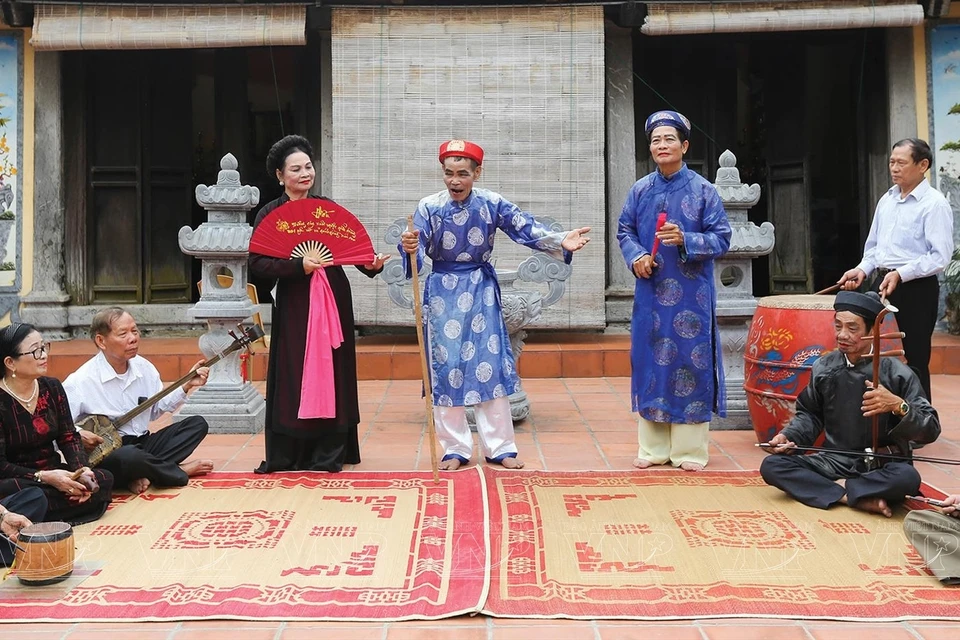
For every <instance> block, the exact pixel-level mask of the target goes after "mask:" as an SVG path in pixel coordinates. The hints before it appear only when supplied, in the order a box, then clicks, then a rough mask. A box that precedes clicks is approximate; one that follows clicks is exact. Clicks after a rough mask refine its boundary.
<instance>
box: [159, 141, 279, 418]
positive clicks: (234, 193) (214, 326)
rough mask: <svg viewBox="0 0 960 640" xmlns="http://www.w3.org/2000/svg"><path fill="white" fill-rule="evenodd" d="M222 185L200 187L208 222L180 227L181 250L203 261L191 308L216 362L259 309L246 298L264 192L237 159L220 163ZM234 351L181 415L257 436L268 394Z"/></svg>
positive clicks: (207, 352) (202, 347)
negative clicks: (248, 377) (248, 180)
mask: <svg viewBox="0 0 960 640" xmlns="http://www.w3.org/2000/svg"><path fill="white" fill-rule="evenodd" d="M220 169H221V171H220V174H219V176H218V179H217V184H215V185H212V186H206V185H202V184H201V185H197V189H196V197H197V203H198V204H200V206H202V207H203V208H204V209H206V210H207V222H204V223H203V224H201V225H200V226H199V227H197V229H195V230H194V229H191V228H190V227H183V228H181V229H180V234H179V239H180V250H181V251H183V252H184V253H186V254H187V255H191V256H196V257H198V258H200V259H201V261H202V263H203V267H202V272H201V273H202V275H201V279H200V287H201V295H200V302H198V303H197V304H196V305H194V306H193V308H192V309H190V312H191V313H192V314H193V315H194V317H195V318H197V319H198V320H206V321H207V327H208V328H207V333H205V334H204V335H202V336H201V337H200V350H201V351H202V352H203V355H204V356H206V358H211V357H213V356H214V355H215V354H217V353H221V352H222V351H223V350H224V349H226V348H227V347H229V346H230V345H231V344H232V343H233V338H232V337H230V335H229V332H230V331H233V332H235V333H236V332H237V324H239V323H241V322H244V321H248V320H249V319H250V317H251V316H252V315H253V314H254V313H256V312H257V311H258V309H257V307H256V305H254V304H253V302H252V301H251V299H250V297H249V296H248V295H247V256H248V249H249V246H250V235H251V234H252V232H253V229H252V228H251V227H250V225H249V224H247V212H248V211H250V210H251V209H253V208H254V207H255V206H257V204H258V203H259V202H260V190H259V189H257V188H256V187H251V186H249V185H241V184H240V172H238V171H237V159H236V158H235V157H233V155H232V154H229V153H228V154H227V155H225V156H223V158H222V159H221V160H220ZM240 353H242V351H235V352H233V353H232V354H230V355H229V356H227V357H226V358H224V359H223V360H221V361H220V362H218V363H217V364H215V365H214V366H213V367H212V369H211V370H210V377H209V378H208V379H207V384H206V385H204V386H203V387H201V388H199V389H197V390H196V391H194V392H193V393H192V394H190V397H189V399H188V400H187V403H186V404H185V405H184V406H183V408H182V409H181V410H180V411H179V414H178V415H180V416H188V415H201V416H203V417H204V418H206V419H207V422H208V423H209V424H210V432H211V433H256V432H258V431H260V430H261V429H263V423H264V413H265V409H266V404H265V402H264V399H263V396H262V395H260V393H259V392H258V391H257V390H256V389H254V388H253V386H252V385H251V384H250V383H249V382H245V381H244V380H243V377H242V376H241V372H240Z"/></svg>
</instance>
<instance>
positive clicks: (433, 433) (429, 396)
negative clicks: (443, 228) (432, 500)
mask: <svg viewBox="0 0 960 640" xmlns="http://www.w3.org/2000/svg"><path fill="white" fill-rule="evenodd" d="M407 231H409V232H410V233H413V231H414V229H413V216H407ZM407 255H409V257H410V271H411V272H412V273H413V315H414V318H415V319H416V320H415V321H416V323H417V344H419V345H420V370H421V373H422V374H423V400H424V404H425V405H426V410H427V438H428V439H429V440H430V443H429V447H430V467H431V468H432V469H433V482H434V484H439V483H440V468H439V466H438V463H437V427H436V425H435V424H434V422H433V387H432V386H431V385H430V373H429V368H428V366H427V350H426V347H425V346H424V344H423V342H424V340H423V309H422V306H421V302H420V274H418V273H417V256H415V255H410V254H407Z"/></svg>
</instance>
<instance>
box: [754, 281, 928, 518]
mask: <svg viewBox="0 0 960 640" xmlns="http://www.w3.org/2000/svg"><path fill="white" fill-rule="evenodd" d="M833 308H834V310H835V311H836V314H835V315H834V327H835V329H836V335H837V350H836V351H831V352H829V353H827V354H825V355H823V356H822V357H821V358H820V359H819V360H818V361H817V362H816V364H814V366H813V372H812V374H811V377H810V384H809V385H807V388H806V389H804V390H803V392H802V393H801V394H800V397H798V398H797V413H796V415H795V416H794V418H793V419H792V420H791V421H790V424H789V425H787V427H786V428H785V429H784V430H783V431H781V432H780V433H778V434H777V435H776V436H774V437H773V438H772V439H771V440H770V442H769V443H768V444H769V446H772V447H773V451H774V454H775V455H771V456H768V457H767V458H765V459H764V461H763V463H762V464H761V465H760V474H761V475H762V476H763V479H764V481H766V483H767V484H770V485H773V486H775V487H777V488H779V489H782V490H783V491H785V492H786V493H788V494H790V495H791V496H792V497H793V498H795V499H796V500H799V501H800V502H802V503H804V504H806V505H809V506H811V507H817V508H819V509H827V508H829V507H831V506H832V505H834V504H837V503H840V504H846V505H849V506H851V507H853V508H855V509H861V510H863V511H869V512H872V513H880V514H883V515H884V516H886V517H888V518H889V517H890V516H891V515H892V512H891V510H890V505H891V504H893V503H895V502H902V501H903V499H904V496H905V495H915V494H916V492H917V491H918V490H919V488H920V474H919V473H917V470H916V469H914V467H913V464H912V461H911V455H910V443H911V442H915V443H918V444H927V443H930V442H933V441H934V440H936V439H937V436H939V435H940V418H939V416H938V415H937V412H936V410H935V409H934V408H933V407H932V406H930V403H929V402H928V401H927V399H926V396H925V395H924V392H923V388H922V387H921V386H920V380H919V379H918V378H917V375H916V374H915V373H914V372H913V370H911V369H910V368H909V367H908V366H907V365H905V364H903V363H902V362H900V361H899V360H897V359H896V358H881V361H880V368H879V384H877V385H876V386H875V385H874V382H873V379H872V377H873V376H872V369H873V367H872V364H873V355H874V354H873V352H872V349H873V343H872V342H871V341H870V339H869V337H870V336H869V333H870V332H871V330H872V329H873V327H874V323H875V322H876V321H877V318H878V316H879V315H880V313H881V312H882V311H884V308H885V307H884V304H883V303H882V302H881V300H880V297H879V296H878V295H877V294H876V293H870V294H862V293H856V292H853V291H842V292H840V293H838V294H837V298H836V302H835V303H834V307H833ZM877 355H879V354H877ZM821 433H823V434H824V435H825V436H826V444H825V448H829V449H832V450H833V451H832V452H820V453H815V454H813V455H784V454H789V453H797V452H796V451H791V449H795V448H796V447H797V446H801V447H808V446H811V445H813V444H814V442H815V441H816V439H817V437H819V436H820V434H821ZM867 448H871V449H873V451H874V452H878V451H881V450H882V451H884V452H887V453H896V454H899V455H897V456H895V457H897V458H899V459H895V460H890V459H883V458H879V457H871V456H869V455H868V454H867Z"/></svg>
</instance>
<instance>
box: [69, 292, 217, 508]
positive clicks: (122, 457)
mask: <svg viewBox="0 0 960 640" xmlns="http://www.w3.org/2000/svg"><path fill="white" fill-rule="evenodd" d="M90 337H91V339H92V340H93V342H94V344H96V345H97V348H98V349H99V350H100V352H99V353H98V354H97V355H96V356H94V357H93V358H91V359H90V360H88V361H87V362H85V363H84V364H83V365H81V366H80V368H79V369H77V370H76V371H75V372H74V373H72V374H70V375H69V376H68V377H67V379H66V380H64V382H63V388H64V390H66V392H67V398H68V399H69V401H70V411H71V413H72V414H73V419H74V422H77V421H79V420H81V419H83V418H84V417H86V416H89V415H104V416H107V417H108V418H110V419H111V420H113V419H115V418H118V417H119V416H121V415H123V414H125V413H127V412H128V411H130V410H131V409H133V408H134V407H136V406H137V405H139V404H141V403H142V402H143V401H144V400H146V399H147V398H149V397H151V396H153V395H156V394H157V393H158V392H160V391H161V390H162V388H163V384H162V382H161V381H160V373H159V372H158V371H157V368H156V367H155V366H153V364H151V363H150V362H149V361H148V360H146V359H145V358H143V357H141V356H139V355H137V351H138V349H139V345H140V331H139V329H138V328H137V323H136V321H135V320H134V319H133V316H131V315H130V314H129V313H127V312H126V311H124V310H123V309H122V308H120V307H110V308H107V309H103V310H101V311H99V312H98V313H97V314H96V315H95V316H94V318H93V321H92V322H91V324H90ZM199 364H200V363H198V365H197V366H199ZM208 374H209V369H207V368H206V367H201V368H197V375H196V376H195V377H194V378H192V379H191V380H190V381H189V382H187V383H185V384H184V385H183V387H182V388H180V389H176V390H174V391H172V392H170V394H169V395H167V396H166V397H164V398H163V399H161V400H160V401H159V402H157V404H155V405H154V406H153V407H152V408H151V410H150V411H149V412H147V411H144V412H143V413H141V414H140V415H138V416H136V417H135V418H133V419H132V420H130V421H129V422H127V423H126V424H124V425H121V426H120V427H119V429H118V431H119V432H120V435H121V436H122V437H123V446H122V447H120V448H119V449H117V450H116V451H113V452H112V453H110V454H109V455H107V456H106V457H105V458H104V459H103V461H102V462H101V463H100V466H101V467H103V468H104V469H107V470H108V471H110V472H111V473H113V475H114V477H115V479H116V486H118V487H120V486H124V485H126V486H127V487H128V488H129V489H130V491H131V492H132V493H143V492H144V491H146V490H147V488H148V487H150V486H151V485H154V486H158V487H174V486H183V485H185V484H187V481H188V479H189V478H190V477H191V476H196V475H201V474H204V473H208V472H209V471H211V470H213V462H212V461H211V460H194V461H192V462H187V463H185V464H181V463H183V461H184V460H186V459H187V457H189V456H190V454H192V453H193V452H194V450H195V449H196V448H197V446H198V445H199V444H200V442H201V441H202V440H203V439H204V437H206V435H207V421H206V420H204V419H203V418H202V417H200V416H190V417H187V418H185V419H183V420H181V421H179V422H175V423H173V424H171V425H170V426H167V427H164V428H163V429H160V430H159V431H156V432H154V433H151V432H150V422H151V421H152V420H156V419H157V418H159V417H160V416H162V415H163V414H164V413H166V412H168V411H170V412H173V411H176V410H177V409H178V408H179V407H180V406H181V405H182V404H183V403H184V401H186V399H187V393H188V392H189V391H190V390H191V389H194V388H196V387H200V386H202V385H204V384H206V381H207V376H208ZM79 431H80V436H81V438H82V439H83V442H84V445H85V446H86V447H87V449H88V450H89V449H92V448H93V447H95V446H96V445H97V444H99V442H102V439H101V438H100V437H99V436H97V435H96V434H93V433H90V432H88V431H84V430H82V429H80V430H79Z"/></svg>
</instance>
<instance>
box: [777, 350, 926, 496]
mask: <svg viewBox="0 0 960 640" xmlns="http://www.w3.org/2000/svg"><path fill="white" fill-rule="evenodd" d="M872 378H873V361H872V360H870V359H868V358H864V359H862V360H860V361H859V362H858V363H857V364H856V365H854V366H849V365H848V364H847V359H846V357H845V356H844V355H843V354H842V353H840V352H839V351H831V352H830V353H828V354H827V355H825V356H823V357H821V358H820V360H818V361H817V363H816V364H815V365H814V366H813V371H812V373H811V377H810V384H809V385H807V388H806V389H804V390H803V392H802V393H801V394H800V396H799V397H798V398H797V413H796V416H794V418H793V420H791V421H790V424H789V425H788V426H787V427H786V428H785V429H784V430H783V434H784V435H785V436H786V437H787V438H788V439H789V440H791V441H793V442H796V443H797V444H798V445H801V446H811V445H813V443H814V441H815V440H816V439H817V437H818V436H819V435H820V434H821V433H823V434H824V436H825V438H826V442H825V444H824V446H825V447H827V448H829V449H847V450H851V449H852V450H856V451H863V450H864V449H865V448H867V447H872V446H873V427H872V425H873V419H872V418H865V417H864V416H863V410H862V409H861V408H860V407H861V404H862V402H863V394H864V392H865V391H866V390H867V387H866V385H865V381H866V380H870V379H872ZM880 384H881V385H883V386H884V387H886V388H887V389H889V390H890V391H892V392H893V393H894V394H895V395H898V396H900V397H901V398H903V399H904V400H905V401H906V402H907V404H909V405H910V411H909V412H908V413H907V415H906V416H904V417H903V418H898V417H896V416H894V415H893V414H891V413H886V414H881V415H880V416H879V421H878V422H879V425H878V426H879V442H878V446H880V447H884V446H887V445H897V446H899V447H900V449H901V450H902V451H905V452H909V451H910V442H915V443H917V444H928V443H930V442H933V441H934V440H936V439H937V437H938V436H939V435H940V418H939V416H938V415H937V411H936V409H934V408H933V407H932V406H930V403H929V402H927V399H926V397H925V396H924V393H923V388H922V387H921V386H920V381H919V380H918V378H917V376H916V375H915V374H914V373H913V371H911V370H910V369H909V368H908V367H907V365H905V364H903V363H902V362H900V361H899V360H896V359H895V358H883V359H882V360H881V361H880ZM908 455H909V454H908ZM805 458H806V459H807V461H808V462H811V463H813V462H814V461H816V462H817V463H818V466H820V467H821V469H822V472H823V473H824V474H825V475H828V476H833V477H838V478H848V477H851V476H855V475H859V473H860V471H862V469H861V470H858V465H862V463H863V457H862V456H848V455H844V454H836V453H819V454H815V455H813V456H806V457H805Z"/></svg>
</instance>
